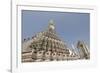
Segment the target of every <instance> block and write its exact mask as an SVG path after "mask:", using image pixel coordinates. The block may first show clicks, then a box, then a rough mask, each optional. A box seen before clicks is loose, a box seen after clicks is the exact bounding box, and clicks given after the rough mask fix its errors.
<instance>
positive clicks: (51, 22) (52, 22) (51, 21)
mask: <svg viewBox="0 0 100 73" xmlns="http://www.w3.org/2000/svg"><path fill="white" fill-rule="evenodd" d="M49 29H52V30H54V29H55V25H54V21H53V20H50V21H49Z"/></svg>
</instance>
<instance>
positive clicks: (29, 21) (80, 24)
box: [22, 10, 90, 45]
mask: <svg viewBox="0 0 100 73" xmlns="http://www.w3.org/2000/svg"><path fill="white" fill-rule="evenodd" d="M51 19H53V20H54V22H55V26H56V32H57V34H58V36H59V37H61V39H62V40H64V41H65V42H66V43H67V44H68V45H70V44H73V43H76V42H77V41H78V40H84V41H85V42H86V43H87V44H88V45H89V43H90V42H89V41H90V14H89V13H75V12H54V11H51V12H48V11H32V10H22V38H23V39H24V38H28V37H30V38H31V37H32V36H34V35H35V34H36V33H38V32H41V31H44V30H45V29H46V28H47V26H48V23H49V21H50V20H51Z"/></svg>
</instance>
